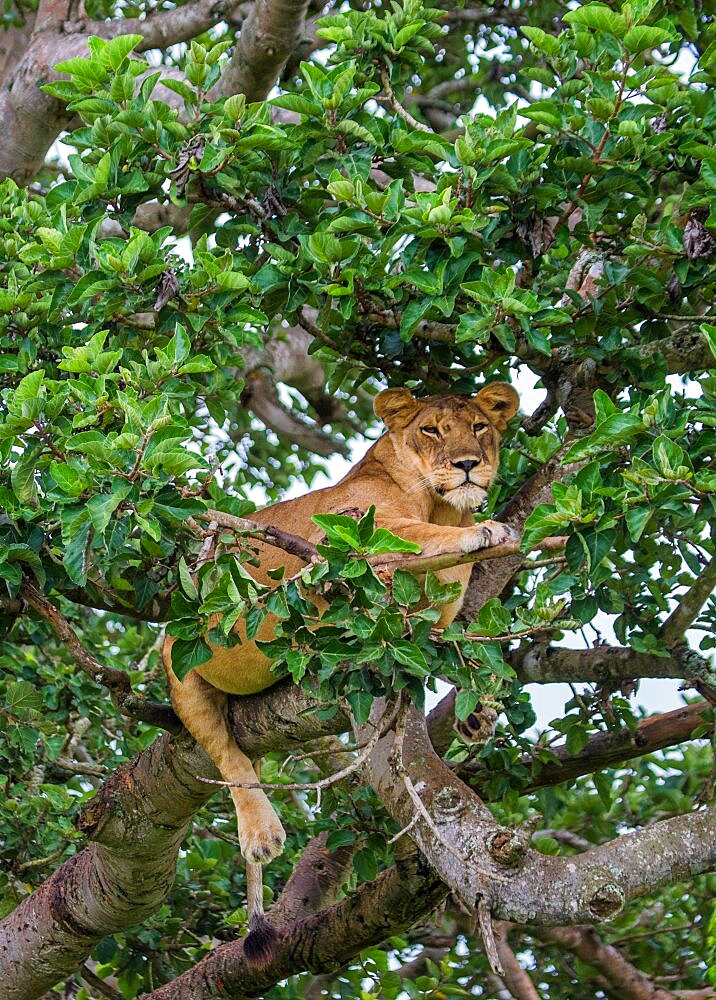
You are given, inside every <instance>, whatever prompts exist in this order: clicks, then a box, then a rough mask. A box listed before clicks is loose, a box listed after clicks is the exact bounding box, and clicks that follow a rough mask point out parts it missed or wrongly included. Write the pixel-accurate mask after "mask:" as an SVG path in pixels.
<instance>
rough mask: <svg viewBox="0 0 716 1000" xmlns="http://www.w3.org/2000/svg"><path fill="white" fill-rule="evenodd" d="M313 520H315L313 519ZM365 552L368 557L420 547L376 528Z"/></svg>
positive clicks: (385, 529) (417, 550)
mask: <svg viewBox="0 0 716 1000" xmlns="http://www.w3.org/2000/svg"><path fill="white" fill-rule="evenodd" d="M313 520H314V521H315V520H316V519H315V517H314V519H313ZM366 552H367V553H368V554H369V555H379V554H380V553H383V552H420V546H419V545H418V544H417V543H416V542H409V541H407V540H406V539H405V538H399V537H398V536H397V535H394V534H393V532H392V531H388V529H387V528H376V529H375V531H374V532H373V534H372V535H371V536H370V538H369V539H368V544H367V545H366Z"/></svg>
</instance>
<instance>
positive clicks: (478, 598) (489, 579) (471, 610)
mask: <svg viewBox="0 0 716 1000" xmlns="http://www.w3.org/2000/svg"><path fill="white" fill-rule="evenodd" d="M577 468H578V466H576V465H564V464H562V463H561V462H560V460H559V457H558V456H555V457H554V458H551V459H550V460H549V461H548V462H545V464H544V465H543V466H542V468H541V469H539V470H538V471H537V472H535V474H534V475H533V476H531V477H530V478H529V479H528V480H527V482H526V483H524V485H523V486H521V487H520V489H519V490H518V491H517V493H515V495H514V496H513V497H512V498H511V499H510V500H509V501H508V502H507V503H506V504H505V506H504V507H503V508H502V510H501V511H500V512H499V514H498V515H497V518H496V520H498V521H504V522H505V523H506V524H509V525H510V527H512V528H514V529H515V530H516V531H519V533H520V534H522V531H523V529H524V525H525V521H526V520H527V518H528V517H529V515H530V514H531V513H532V511H533V510H534V509H535V507H536V506H537V505H538V504H540V503H549V502H550V501H551V500H552V483H554V482H557V481H559V480H561V479H563V478H564V477H565V476H567V475H569V474H571V473H572V472H574V471H575V470H576V469H577ZM522 561H523V560H522V556H521V555H510V556H507V557H506V558H505V559H500V560H498V561H490V564H489V566H480V565H479V564H478V565H476V566H475V567H474V569H473V571H472V574H471V576H470V583H469V584H468V588H467V591H466V593H465V600H464V601H463V604H462V610H461V612H460V617H461V618H463V619H464V620H465V621H472V620H473V619H474V618H475V617H476V616H477V613H478V612H479V610H480V608H481V607H482V606H483V604H485V603H486V602H487V601H489V600H490V599H491V598H493V597H497V596H498V595H499V594H500V593H501V592H502V590H503V589H504V588H505V587H506V586H507V584H508V583H509V582H510V580H511V579H512V577H513V576H514V575H515V573H516V572H517V571H518V570H519V569H520V567H521V566H522Z"/></svg>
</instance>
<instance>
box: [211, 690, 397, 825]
mask: <svg viewBox="0 0 716 1000" xmlns="http://www.w3.org/2000/svg"><path fill="white" fill-rule="evenodd" d="M400 704H401V700H400V698H399V699H398V701H397V702H396V703H395V706H394V707H393V709H392V711H391V712H390V714H389V715H388V716H387V718H386V716H385V715H384V716H383V717H382V718H381V719H380V720H379V722H378V724H377V725H376V727H375V732H374V733H373V735H372V736H371V738H370V739H369V740H368V741H367V742H366V744H365V746H364V747H363V749H362V751H361V752H360V754H359V755H358V756H357V757H356V758H355V760H353V761H351V763H350V764H348V765H347V766H346V767H344V768H341V770H340V771H334V772H333V774H329V775H327V776H326V777H325V778H321V780H320V781H311V782H306V783H299V782H295V783H291V784H280V783H265V782H261V781H223V780H221V779H219V778H204V777H202V776H201V775H197V778H198V780H199V781H202V782H203V783H204V784H205V785H222V786H224V787H226V788H262V789H269V790H275V789H279V790H283V791H285V792H317V793H318V795H317V800H316V809H318V808H319V807H320V805H321V792H322V791H323V789H324V788H330V786H331V785H335V784H336V783H337V782H339V781H342V780H343V778H347V777H348V775H350V774H353V773H354V772H355V771H357V770H358V769H359V768H361V767H362V766H363V764H365V762H366V761H367V760H368V758H369V757H370V755H371V753H372V752H373V749H374V748H375V746H376V744H377V743H378V741H379V740H381V739H382V738H383V736H385V734H386V733H387V732H388V730H389V729H391V728H392V726H393V723H394V722H395V719H396V717H397V715H398V712H399V710H400Z"/></svg>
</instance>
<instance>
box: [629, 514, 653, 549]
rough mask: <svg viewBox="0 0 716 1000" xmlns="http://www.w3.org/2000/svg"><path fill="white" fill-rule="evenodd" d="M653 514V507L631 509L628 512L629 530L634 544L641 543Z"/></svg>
mask: <svg viewBox="0 0 716 1000" xmlns="http://www.w3.org/2000/svg"><path fill="white" fill-rule="evenodd" d="M653 513H654V512H653V510H652V509H651V507H630V508H629V510H628V511H627V512H626V518H625V520H626V525H627V530H628V531H629V537H630V538H631V540H632V541H633V542H638V541H639V539H640V538H641V536H642V534H643V532H644V528H645V527H646V526H647V524H648V523H649V521H650V519H651V516H652V514H653Z"/></svg>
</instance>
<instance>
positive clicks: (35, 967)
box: [0, 683, 347, 1000]
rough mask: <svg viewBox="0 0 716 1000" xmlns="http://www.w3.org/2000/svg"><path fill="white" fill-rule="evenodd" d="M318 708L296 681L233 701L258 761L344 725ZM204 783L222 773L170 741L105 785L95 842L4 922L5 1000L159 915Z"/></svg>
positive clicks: (184, 744)
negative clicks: (319, 714) (319, 715)
mask: <svg viewBox="0 0 716 1000" xmlns="http://www.w3.org/2000/svg"><path fill="white" fill-rule="evenodd" d="M311 704H312V703H311V701H310V699H309V698H307V696H306V695H304V694H303V692H302V691H301V690H300V688H297V687H296V686H295V685H293V684H290V683H286V684H279V685H277V686H276V687H275V688H272V689H271V690H270V691H268V692H266V693H265V694H264V695H262V696H254V697H251V698H246V699H239V698H236V699H233V704H232V720H233V723H234V730H235V731H237V730H238V732H239V733H240V737H241V740H242V746H243V748H244V749H245V750H246V751H247V753H249V754H251V755H252V756H260V755H262V754H264V753H269V752H271V751H273V750H279V749H280V750H283V749H287V748H293V747H294V746H295V745H296V744H298V743H305V742H306V740H308V739H312V738H315V737H318V736H321V735H324V734H325V733H326V732H340V731H341V729H345V727H346V721H347V720H346V719H345V718H344V717H343V716H342V715H340V714H337V715H336V716H335V717H334V718H333V719H332V720H330V722H326V721H323V722H321V721H319V720H317V719H315V717H313V716H311V715H309V714H308V712H307V709H308V708H309V707H310V706H311ZM242 707H243V711H242ZM285 732H290V734H291V735H290V738H286V736H285V735H284V733H285ZM202 777H206V778H215V777H218V772H217V771H216V770H215V768H214V766H213V765H212V764H211V762H210V761H209V758H208V757H207V756H206V754H205V753H204V751H203V750H202V749H201V748H200V747H198V746H197V744H196V743H194V741H193V740H191V739H189V738H187V737H185V736H183V737H181V738H173V737H170V736H168V735H165V736H162V737H161V738H160V739H158V740H156V741H155V742H154V743H153V744H152V745H151V746H150V747H148V748H147V750H145V751H144V752H143V753H141V754H140V755H139V756H138V757H137V758H135V760H134V761H132V762H131V763H130V764H126V765H123V766H122V767H120V768H119V769H118V770H117V771H115V772H114V774H112V775H111V776H110V777H109V778H108V779H107V781H106V782H105V783H104V785H103V787H102V789H101V790H100V792H99V793H98V794H97V795H96V796H95V797H94V798H93V799H91V800H90V801H89V802H88V803H87V804H86V805H85V806H84V807H83V809H82V810H81V812H80V813H79V816H78V819H77V825H78V827H79V828H80V829H81V830H82V831H83V832H84V833H85V834H86V835H87V836H88V837H89V838H90V839H91V840H92V841H93V843H91V844H90V845H89V846H88V847H85V848H84V849H83V850H82V851H80V852H79V853H78V854H76V855H74V857H72V858H70V859H69V860H68V861H67V862H65V864H63V865H61V866H60V868H58V869H57V871H56V872H55V873H54V874H53V875H52V877H51V878H50V879H48V880H47V881H46V882H44V883H43V884H42V885H41V886H40V887H39V888H38V889H37V890H36V891H35V892H34V893H33V894H32V895H31V896H28V897H27V899H25V900H24V901H23V902H22V903H21V904H20V905H19V906H18V907H17V909H15V910H14V911H13V912H12V913H10V914H9V915H8V916H7V917H6V918H5V919H4V920H3V921H2V922H0V964H1V965H2V968H3V984H2V985H3V991H4V992H3V1000H33V998H34V997H36V996H38V995H39V994H40V993H42V991H43V990H46V989H48V988H49V987H50V986H52V985H53V984H54V983H56V982H57V981H58V980H59V979H61V978H62V977H63V976H67V975H68V974H69V973H70V972H72V971H73V970H74V969H75V968H76V967H77V965H78V964H79V963H80V962H81V961H83V960H84V958H86V956H87V955H88V954H89V952H90V951H91V950H92V948H93V947H94V946H95V945H96V944H97V942H98V941H100V940H101V939H102V938H103V937H105V936H106V935H107V934H112V933H115V932H116V931H119V930H122V929H124V928H126V927H130V926H132V925H134V924H137V923H140V922H141V921H142V920H144V919H145V918H146V917H147V916H148V915H149V914H151V913H153V912H155V910H156V909H157V908H158V907H159V906H160V904H161V903H162V901H163V900H164V898H165V896H166V894H167V892H168V891H169V889H170V887H171V884H172V882H173V879H174V870H175V866H176V859H177V852H178V850H179V846H180V844H181V842H182V840H183V838H184V835H185V832H186V829H187V827H188V825H189V823H190V821H191V818H192V816H193V815H194V814H195V813H196V812H197V810H198V809H199V808H200V807H201V806H202V805H203V804H204V803H205V802H206V801H207V800H208V799H209V798H210V797H211V796H212V795H213V794H214V791H215V789H214V787H213V786H211V785H207V784H205V783H204V782H202V781H201V780H200V779H201V778H202Z"/></svg>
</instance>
